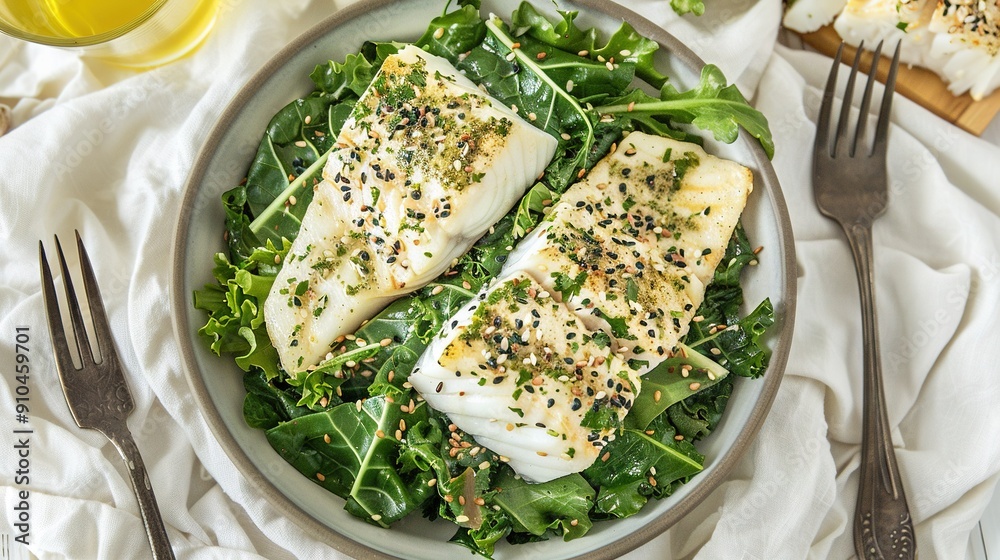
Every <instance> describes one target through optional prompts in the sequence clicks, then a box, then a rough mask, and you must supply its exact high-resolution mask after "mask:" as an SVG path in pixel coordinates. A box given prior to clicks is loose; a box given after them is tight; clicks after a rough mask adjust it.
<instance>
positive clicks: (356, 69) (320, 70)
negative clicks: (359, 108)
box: [309, 54, 379, 99]
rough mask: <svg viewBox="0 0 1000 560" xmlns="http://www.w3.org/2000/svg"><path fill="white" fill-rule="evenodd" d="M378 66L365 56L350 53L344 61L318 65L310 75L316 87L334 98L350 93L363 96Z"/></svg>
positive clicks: (343, 96)
mask: <svg viewBox="0 0 1000 560" xmlns="http://www.w3.org/2000/svg"><path fill="white" fill-rule="evenodd" d="M378 68H379V67H378V66H372V64H371V62H369V61H368V60H367V59H366V58H365V57H364V56H361V55H359V54H349V55H347V57H346V58H345V59H344V62H343V63H340V62H335V61H333V60H331V61H329V62H327V63H326V64H320V65H319V66H317V67H316V68H315V69H314V70H313V72H312V74H310V75H309V77H310V78H311V79H312V81H313V83H314V84H316V89H317V91H319V92H322V93H323V94H325V95H326V96H329V97H332V98H334V99H344V98H345V97H348V96H350V95H354V96H355V97H361V94H363V93H364V92H365V90H366V89H368V85H369V84H371V83H372V79H373V78H374V77H375V73H376V72H378Z"/></svg>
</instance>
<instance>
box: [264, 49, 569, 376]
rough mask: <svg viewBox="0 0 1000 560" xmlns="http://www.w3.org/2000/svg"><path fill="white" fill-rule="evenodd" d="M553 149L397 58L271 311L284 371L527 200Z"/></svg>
mask: <svg viewBox="0 0 1000 560" xmlns="http://www.w3.org/2000/svg"><path fill="white" fill-rule="evenodd" d="M556 143H557V142H556V140H555V139H554V138H553V137H552V136H551V135H549V134H547V133H545V132H543V131H541V130H539V129H538V128H536V127H535V126H533V125H531V124H530V123H528V122H527V121H525V120H524V119H522V118H520V117H519V116H518V115H517V114H515V113H514V111H512V110H511V109H510V108H508V107H505V106H501V105H500V104H499V103H498V102H497V101H496V100H494V99H492V98H491V97H489V96H488V95H487V94H486V93H484V92H483V91H481V90H480V89H479V88H478V87H477V86H476V85H475V84H473V83H472V81H471V80H469V79H468V78H466V77H465V76H463V75H461V74H460V73H459V72H458V71H457V70H456V69H455V68H454V67H453V66H451V64H450V63H448V61H446V60H445V59H443V58H440V57H437V56H434V55H431V54H428V53H426V52H424V51H423V50H421V49H420V48H418V47H414V46H407V47H405V48H403V49H402V50H401V51H400V52H399V53H398V54H396V55H392V56H389V57H388V58H387V59H386V61H385V63H384V64H383V66H382V68H381V69H380V70H379V72H378V74H377V75H376V77H375V79H374V81H373V82H372V85H371V86H369V88H368V90H366V91H365V93H364V94H363V95H362V96H361V99H360V100H359V101H358V103H357V105H356V106H355V108H354V110H353V111H352V113H351V116H350V117H349V118H348V120H347V122H346V123H345V124H344V127H343V129H342V131H341V132H340V135H339V136H338V138H337V144H336V145H335V148H334V150H333V151H332V152H331V153H330V156H329V160H328V162H327V164H326V167H325V168H324V170H323V181H322V182H320V183H319V184H318V185H317V186H316V188H315V194H314V197H313V200H312V202H311V203H310V205H309V208H308V209H307V211H306V213H305V216H304V217H303V220H302V226H301V229H300V231H299V234H298V236H297V237H296V239H295V241H294V242H293V244H292V246H291V249H290V250H289V252H288V255H287V257H286V258H285V261H284V264H283V266H282V269H281V271H280V273H279V274H278V276H277V278H276V279H275V282H274V286H273V288H272V290H271V293H270V295H269V297H268V298H267V300H266V302H265V304H264V316H265V318H266V324H267V330H268V334H269V336H270V338H271V342H272V344H273V345H274V347H275V348H276V349H277V351H278V356H279V358H280V360H281V365H282V367H283V368H284V369H285V371H287V372H289V373H293V372H297V371H302V370H305V369H307V368H309V367H311V366H314V365H316V364H317V363H319V362H320V361H322V360H323V359H324V358H325V357H326V356H327V355H328V354H329V353H330V351H331V350H332V349H333V347H334V345H335V344H336V341H337V339H338V337H340V336H342V335H345V334H349V333H351V332H353V331H354V330H356V329H357V328H358V327H359V326H360V325H361V323H362V322H363V321H364V320H366V319H368V318H370V317H372V316H373V315H375V314H376V313H377V312H378V311H379V310H380V309H382V308H383V307H384V306H385V305H387V304H388V303H389V302H390V301H392V300H393V299H396V298H398V297H400V296H402V295H404V294H406V293H408V292H411V291H413V290H415V289H417V288H420V287H421V286H423V285H426V284H427V283H428V282H430V281H431V280H432V279H434V278H435V277H437V276H439V275H440V274H442V273H443V272H445V270H447V268H448V267H449V266H451V264H452V261H453V259H455V258H456V257H458V256H460V255H462V254H463V253H465V252H466V251H467V250H468V249H469V247H471V245H472V244H473V243H474V242H475V240H476V239H478V238H479V237H480V236H482V234H483V233H485V232H486V230H487V229H489V227H490V226H491V225H493V224H494V223H495V222H496V221H497V220H499V219H500V218H501V217H502V216H503V215H504V214H506V213H507V211H508V210H510V208H511V207H512V206H513V205H514V204H515V203H516V202H517V201H518V200H519V199H520V198H521V196H522V195H523V194H524V191H525V189H526V188H527V187H528V186H530V185H531V184H532V183H533V182H534V180H535V178H536V177H537V176H538V175H539V174H540V173H541V172H542V170H544V169H545V167H546V165H548V163H549V161H550V160H551V159H552V156H553V155H554V153H555V148H556Z"/></svg>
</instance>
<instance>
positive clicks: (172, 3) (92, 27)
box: [0, 0, 220, 68]
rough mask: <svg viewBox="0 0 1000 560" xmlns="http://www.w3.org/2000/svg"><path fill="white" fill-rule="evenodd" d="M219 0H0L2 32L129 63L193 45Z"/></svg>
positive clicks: (152, 61)
mask: <svg viewBox="0 0 1000 560" xmlns="http://www.w3.org/2000/svg"><path fill="white" fill-rule="evenodd" d="M219 1H220V0H0V32H3V33H6V34H7V35H11V36H13V37H17V38H18V39H23V40H25V41H31V42H33V43H40V44H43V45H50V46H54V47H62V48H81V49H83V52H84V54H85V55H86V56H90V57H94V58H99V59H102V60H106V61H108V62H110V63H113V64H116V65H119V66H125V67H131V68H152V67H155V66H160V65H163V64H166V63H168V62H172V61H174V60H176V59H178V58H180V57H182V56H184V55H186V54H188V53H190V52H192V51H194V50H195V49H196V48H197V47H198V46H199V45H201V43H202V42H203V41H204V40H205V37H207V36H208V33H209V31H210V30H211V29H212V24H213V23H214V22H215V18H216V15H217V14H218V11H219Z"/></svg>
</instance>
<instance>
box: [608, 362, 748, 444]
mask: <svg viewBox="0 0 1000 560" xmlns="http://www.w3.org/2000/svg"><path fill="white" fill-rule="evenodd" d="M681 348H682V349H683V350H682V352H681V355H679V356H675V357H673V358H669V359H667V360H664V361H663V362H661V363H660V364H659V365H657V366H656V367H654V368H653V369H652V370H651V371H649V372H648V373H646V374H645V375H643V376H642V391H640V392H639V395H638V396H636V398H635V403H634V404H633V405H632V409H631V410H630V411H629V413H628V416H626V417H625V424H626V425H627V426H629V427H631V428H635V429H637V430H645V429H646V426H648V425H649V423H650V422H652V421H653V419H654V418H656V417H657V416H659V415H661V414H663V411H665V410H666V409H667V408H668V407H669V406H671V405H673V404H674V403H677V402H680V401H682V400H684V399H686V398H688V397H690V396H691V395H693V394H694V393H696V392H697V391H703V390H705V389H708V388H709V387H711V386H712V385H715V384H716V383H718V382H719V381H721V380H722V379H723V378H725V377H726V375H728V373H729V372H728V371H726V369H725V368H723V367H722V366H720V365H719V364H717V363H715V362H714V361H712V360H710V359H708V358H706V357H705V356H702V355H701V354H699V353H698V352H697V351H695V350H693V349H691V348H688V347H686V346H683V345H681ZM685 366H687V367H686V368H685ZM682 368H684V369H682ZM688 368H690V369H688ZM682 372H683V373H686V375H682ZM692 383H698V389H697V390H695V391H692V390H691V384H692Z"/></svg>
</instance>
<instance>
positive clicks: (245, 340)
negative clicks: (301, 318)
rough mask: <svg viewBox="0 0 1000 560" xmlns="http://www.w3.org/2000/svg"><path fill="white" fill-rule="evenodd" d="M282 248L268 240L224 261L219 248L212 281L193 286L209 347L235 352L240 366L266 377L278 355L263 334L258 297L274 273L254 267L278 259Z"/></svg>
mask: <svg viewBox="0 0 1000 560" xmlns="http://www.w3.org/2000/svg"><path fill="white" fill-rule="evenodd" d="M287 251H288V248H287V246H285V247H284V248H283V249H282V250H277V249H275V248H274V245H272V244H271V243H270V242H268V243H267V244H266V246H265V247H262V248H258V250H256V251H254V252H253V253H251V254H250V255H249V256H248V258H247V261H246V262H244V263H243V264H242V265H241V266H236V265H234V264H232V263H231V262H229V258H228V257H227V256H226V255H225V254H224V253H218V254H216V255H215V268H213V270H212V273H213V275H214V276H215V279H216V282H217V283H216V284H209V285H206V286H205V287H204V288H203V289H201V290H197V291H195V292H194V306H195V308H196V309H200V310H202V311H205V312H206V313H208V319H207V321H206V322H205V325H204V326H202V328H201V329H199V330H198V335H199V336H201V337H202V338H203V339H204V340H205V341H206V342H207V343H208V346H209V348H210V349H211V350H212V352H214V353H215V354H216V355H219V356H221V355H222V354H232V355H235V356H236V364H237V365H238V366H239V367H240V368H241V369H243V370H244V371H249V370H250V369H251V368H252V367H257V368H260V369H261V370H263V371H264V372H265V373H266V374H267V376H268V378H269V379H270V378H274V377H276V376H277V375H278V373H279V370H278V361H277V360H278V355H277V351H276V350H275V349H274V347H273V346H271V342H270V339H269V338H268V336H267V330H266V327H265V326H264V312H263V307H262V306H261V305H260V304H259V302H261V301H263V300H264V298H266V297H267V294H268V292H269V291H270V289H271V285H272V284H273V283H274V276H273V275H271V274H267V275H262V274H255V272H257V271H258V269H259V268H264V267H266V266H267V265H265V264H264V263H270V264H273V263H274V259H275V257H277V258H278V259H280V258H282V257H283V256H284V253H285V252H287ZM267 272H270V269H267Z"/></svg>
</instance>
